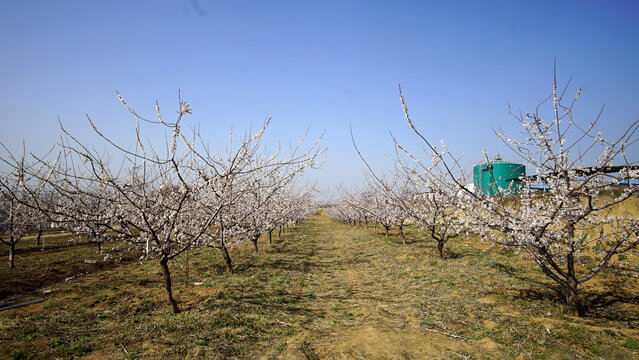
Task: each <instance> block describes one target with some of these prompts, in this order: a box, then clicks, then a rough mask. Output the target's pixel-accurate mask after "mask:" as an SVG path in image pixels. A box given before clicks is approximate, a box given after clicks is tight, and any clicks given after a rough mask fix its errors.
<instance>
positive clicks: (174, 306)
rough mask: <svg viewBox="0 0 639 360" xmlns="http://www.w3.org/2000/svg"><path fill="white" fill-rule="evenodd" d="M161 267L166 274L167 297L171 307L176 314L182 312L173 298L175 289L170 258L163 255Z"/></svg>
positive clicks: (165, 287)
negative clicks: (172, 285)
mask: <svg viewBox="0 0 639 360" xmlns="http://www.w3.org/2000/svg"><path fill="white" fill-rule="evenodd" d="M160 267H162V273H163V274H164V289H165V290H166V297H167V299H168V300H169V304H171V308H172V310H173V313H174V314H177V313H179V312H180V309H179V308H178V305H177V301H175V299H174V298H173V290H172V288H171V272H170V271H169V259H168V258H166V257H163V258H161V259H160Z"/></svg>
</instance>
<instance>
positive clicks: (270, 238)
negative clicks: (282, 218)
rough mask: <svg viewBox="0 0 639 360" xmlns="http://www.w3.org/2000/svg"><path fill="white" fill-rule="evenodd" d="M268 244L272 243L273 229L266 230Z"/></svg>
mask: <svg viewBox="0 0 639 360" xmlns="http://www.w3.org/2000/svg"><path fill="white" fill-rule="evenodd" d="M268 244H269V245H273V229H270V230H269V231H268Z"/></svg>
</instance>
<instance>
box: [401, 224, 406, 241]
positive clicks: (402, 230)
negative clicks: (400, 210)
mask: <svg viewBox="0 0 639 360" xmlns="http://www.w3.org/2000/svg"><path fill="white" fill-rule="evenodd" d="M399 233H400V234H401V235H402V244H404V245H406V236H405V235H404V225H399Z"/></svg>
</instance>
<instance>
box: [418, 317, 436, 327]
mask: <svg viewBox="0 0 639 360" xmlns="http://www.w3.org/2000/svg"><path fill="white" fill-rule="evenodd" d="M419 323H420V324H421V325H422V326H424V327H431V326H433V325H434V324H435V322H434V321H433V320H431V319H422V321H420V322H419Z"/></svg>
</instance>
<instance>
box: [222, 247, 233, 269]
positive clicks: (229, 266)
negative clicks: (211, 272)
mask: <svg viewBox="0 0 639 360" xmlns="http://www.w3.org/2000/svg"><path fill="white" fill-rule="evenodd" d="M222 256H224V261H225V262H226V273H227V274H232V273H233V263H232V262H231V255H229V251H228V249H227V248H226V247H223V248H222Z"/></svg>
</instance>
